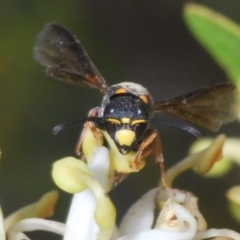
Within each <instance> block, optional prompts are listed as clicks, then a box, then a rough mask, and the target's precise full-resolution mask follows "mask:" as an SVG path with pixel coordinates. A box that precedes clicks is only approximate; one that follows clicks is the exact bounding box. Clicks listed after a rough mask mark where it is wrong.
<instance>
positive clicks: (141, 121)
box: [131, 119, 146, 125]
mask: <svg viewBox="0 0 240 240" xmlns="http://www.w3.org/2000/svg"><path fill="white" fill-rule="evenodd" d="M139 123H146V120H145V119H136V120H132V124H131V125H136V124H139Z"/></svg>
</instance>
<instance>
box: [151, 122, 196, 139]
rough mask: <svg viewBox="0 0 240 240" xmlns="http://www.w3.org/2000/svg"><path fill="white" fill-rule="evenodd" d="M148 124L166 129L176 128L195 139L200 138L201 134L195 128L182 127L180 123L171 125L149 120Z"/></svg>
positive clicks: (171, 123) (170, 123)
mask: <svg viewBox="0 0 240 240" xmlns="http://www.w3.org/2000/svg"><path fill="white" fill-rule="evenodd" d="M148 122H149V123H152V124H158V125H162V126H166V127H173V128H178V129H181V130H183V131H186V132H188V133H190V134H192V135H193V136H195V137H197V138H200V137H201V133H200V132H199V131H198V130H197V129H196V128H194V127H191V126H189V125H184V124H180V123H173V122H165V121H161V120H159V119H149V120H148Z"/></svg>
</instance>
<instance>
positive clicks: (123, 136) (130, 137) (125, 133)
mask: <svg viewBox="0 0 240 240" xmlns="http://www.w3.org/2000/svg"><path fill="white" fill-rule="evenodd" d="M115 138H116V140H117V141H118V143H119V144H120V145H121V146H123V145H126V146H131V145H132V143H133V141H134V140H135V132H134V131H132V130H129V129H122V130H118V131H117V132H116V135H115Z"/></svg>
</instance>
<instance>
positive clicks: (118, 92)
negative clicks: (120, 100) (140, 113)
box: [115, 88, 127, 94]
mask: <svg viewBox="0 0 240 240" xmlns="http://www.w3.org/2000/svg"><path fill="white" fill-rule="evenodd" d="M126 92H127V91H126V89H124V88H119V89H117V90H116V91H115V94H122V93H126Z"/></svg>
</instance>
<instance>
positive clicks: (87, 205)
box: [63, 189, 99, 240]
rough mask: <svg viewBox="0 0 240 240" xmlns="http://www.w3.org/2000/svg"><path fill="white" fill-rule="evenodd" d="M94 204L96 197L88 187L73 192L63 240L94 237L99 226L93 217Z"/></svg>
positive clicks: (84, 239)
mask: <svg viewBox="0 0 240 240" xmlns="http://www.w3.org/2000/svg"><path fill="white" fill-rule="evenodd" d="M96 204H97V203H96V199H95V197H94V195H93V193H92V191H90V190H89V189H86V190H85V191H83V192H80V193H76V194H74V196H73V199H72V202H71V206H70V210H69V213H68V218H67V222H66V232H65V234H64V238H63V239H64V240H79V239H81V240H89V239H95V238H96V236H97V234H98V233H99V227H98V226H97V224H96V221H95V219H94V212H95V209H96Z"/></svg>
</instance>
